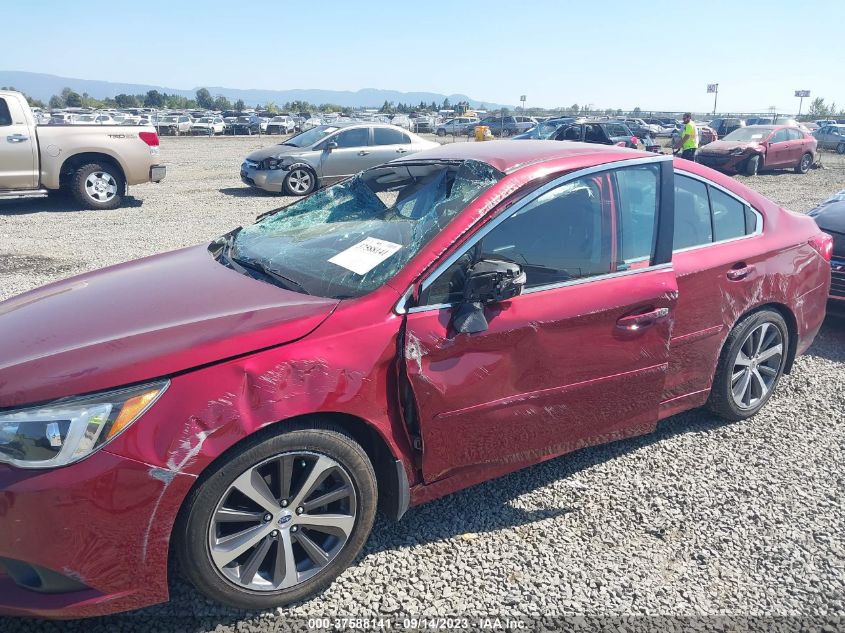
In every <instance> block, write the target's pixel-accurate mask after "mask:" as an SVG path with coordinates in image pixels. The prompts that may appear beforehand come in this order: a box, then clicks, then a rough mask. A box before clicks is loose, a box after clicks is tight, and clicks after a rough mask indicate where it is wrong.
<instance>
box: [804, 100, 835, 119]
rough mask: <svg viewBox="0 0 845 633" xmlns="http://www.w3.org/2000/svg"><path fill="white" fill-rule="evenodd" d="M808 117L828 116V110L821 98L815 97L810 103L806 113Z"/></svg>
mask: <svg viewBox="0 0 845 633" xmlns="http://www.w3.org/2000/svg"><path fill="white" fill-rule="evenodd" d="M808 114H809V115H810V116H818V117H823V116H828V115H829V114H830V108H829V107H828V106H827V104H826V103H825V102H824V99H822V98H821V97H816V98H815V99H813V100H812V101H811V102H810V110H809V112H808Z"/></svg>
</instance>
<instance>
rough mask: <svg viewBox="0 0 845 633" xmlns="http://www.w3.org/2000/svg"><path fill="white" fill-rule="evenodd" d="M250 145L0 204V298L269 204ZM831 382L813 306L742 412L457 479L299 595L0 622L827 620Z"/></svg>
mask: <svg viewBox="0 0 845 633" xmlns="http://www.w3.org/2000/svg"><path fill="white" fill-rule="evenodd" d="M266 144H267V140H266V139H258V138H249V137H246V138H235V139H232V138H225V139H208V138H195V139H188V138H185V139H164V140H163V142H162V155H163V158H164V161H165V162H166V163H167V165H168V168H169V174H168V177H167V179H166V180H165V181H164V182H163V183H161V184H158V185H154V184H149V185H142V186H138V187H134V188H133V189H132V196H133V198H132V199H131V201H130V203H131V204H130V207H129V208H126V209H121V210H117V211H109V212H92V211H85V212H80V211H78V209H77V208H76V206H75V205H74V204H73V203H72V202H70V201H65V202H62V203H60V204H56V203H55V202H53V201H47V200H27V201H10V202H9V201H7V202H0V237H2V243H0V299H3V298H6V297H9V296H11V295H13V294H16V293H19V292H22V291H25V290H27V289H30V288H32V287H35V286H37V285H40V284H43V283H46V282H48V281H52V280H55V279H60V278H63V277H66V276H68V275H71V274H74V273H78V272H82V271H86V270H90V269H92V268H96V267H99V266H104V265H107V264H113V263H117V262H121V261H125V260H129V259H132V258H136V257H140V256H143V255H148V254H151V253H157V252H161V251H165V250H168V249H172V248H177V247H180V246H185V245H190V244H194V243H197V242H203V241H207V240H209V239H210V238H212V237H214V236H216V235H219V234H222V233H224V232H226V231H227V230H229V229H230V228H232V227H233V226H236V225H239V224H245V223H248V222H251V221H252V220H253V219H254V217H255V216H256V215H257V214H259V213H262V212H264V211H267V210H270V209H273V208H275V207H277V206H279V205H280V204H283V203H284V202H285V199H284V198H282V197H280V196H277V195H263V194H260V193H255V192H252V191H249V190H248V189H246V188H245V187H244V186H242V185H241V183H240V181H239V178H238V165H239V163H240V160H241V158H242V157H243V156H244V155H245V154H246V153H247V152H249V151H251V150H253V149H255V148H258V147H261V146H264V145H266ZM739 179H740V180H742V181H743V182H745V183H746V184H749V185H750V186H752V187H754V188H755V189H757V190H759V191H760V192H762V193H763V194H765V195H767V196H769V197H770V198H772V199H773V200H775V201H777V202H778V203H780V204H782V205H784V206H786V207H788V208H792V209H794V210H798V211H806V210H808V209H810V208H812V207H813V206H814V205H815V204H817V203H818V202H820V201H822V200H823V199H825V198H826V197H827V196H828V195H829V194H830V193H832V192H834V191H838V190H841V189H845V169H843V170H840V169H825V170H814V171H812V172H811V173H809V174H808V175H804V176H801V175H796V174H793V173H791V172H789V173H787V172H784V173H779V174H774V175H762V176H757V177H755V178H747V179H746V178H742V177H740V178H739ZM45 254H49V255H45ZM843 385H845V322H843V321H838V320H835V319H833V318H829V319H828V320H827V322H826V323H825V325H824V327H823V329H822V331H821V333H820V335H819V336H818V338H817V339H816V342H815V344H814V345H813V347H812V348H811V349H810V351H809V353H808V354H807V355H805V356H804V357H802V358H800V359H799V360H798V361H797V363H796V366H795V368H794V371H793V374H792V375H791V376H788V377H785V378H784V379H783V380H782V381H781V384H780V387H779V389H778V392H777V393H776V394H775V396H774V397H773V399H772V400H771V402H770V403H769V404H768V405H767V406H766V408H765V409H764V410H763V411H762V412H761V413H760V414H758V415H757V416H756V417H754V418H753V419H751V420H748V421H746V422H742V423H737V424H726V423H724V422H722V421H720V420H719V419H717V418H715V417H714V416H712V415H710V414H709V413H707V412H705V411H700V410H696V411H692V412H688V413H685V414H682V415H678V416H675V417H672V418H670V419H668V420H666V421H664V422H663V423H662V424H661V425H660V428H659V430H658V432H657V433H655V434H653V435H651V436H648V437H643V438H637V439H633V440H629V441H624V442H619V443H616V444H612V445H609V446H604V447H599V448H594V449H588V450H584V451H580V452H578V453H575V454H572V455H569V456H565V457H563V458H560V459H557V460H554V461H551V462H548V463H545V464H543V465H540V466H536V467H533V468H529V469H526V470H524V471H521V472H519V473H515V474H513V475H510V476H508V477H505V478H502V479H499V480H496V481H492V482H488V483H485V484H482V485H479V486H476V487H474V488H472V489H469V490H466V491H464V492H461V493H458V494H455V495H452V496H451V497H447V498H445V499H442V500H439V501H435V502H432V503H429V504H426V505H424V506H421V507H419V508H415V509H412V510H411V511H409V513H408V514H407V515H406V517H405V518H404V519H403V520H402V521H401V522H400V523H398V524H392V523H390V522H388V521H385V520H382V519H379V520H378V521H377V523H376V526H375V529H374V531H373V535H372V537H371V538H370V540H369V542H368V544H367V546H366V548H365V551H364V553H363V554H362V556H361V557H360V559H359V561H358V563H357V564H356V565H355V566H353V567H352V568H350V569H348V570H347V571H346V572H344V573H343V574H342V575H341V577H340V578H339V579H338V580H337V581H336V582H335V583H334V585H333V586H332V587H331V588H329V589H328V590H327V591H326V592H325V593H324V594H322V595H321V596H318V597H317V598H315V599H313V600H312V601H310V602H307V603H303V604H299V605H295V606H294V607H292V608H288V609H285V610H281V611H279V612H270V613H264V614H253V615H244V614H241V613H234V612H232V611H228V610H225V609H222V608H219V607H216V606H214V605H211V604H209V603H208V602H206V601H205V600H204V599H203V598H202V597H200V596H198V595H197V594H196V593H195V592H194V591H193V590H192V589H191V588H190V586H188V585H187V584H186V583H185V582H184V581H182V580H180V579H178V578H176V579H174V581H173V587H172V599H171V601H170V602H169V603H168V604H165V605H159V606H155V607H151V608H148V609H143V610H141V611H138V612H135V613H133V614H130V615H128V616H123V617H119V618H118V617H112V618H102V619H98V620H93V621H85V622H82V623H62V624H53V623H42V624H37V623H34V622H27V621H23V620H9V619H6V620H3V619H0V630H2V631H7V632H11V631H27V632H29V631H36V630H61V631H75V630H79V631H82V630H87V631H95V630H103V631H114V630H138V631H142V630H143V631H146V630H174V631H175V630H190V631H193V632H197V633H199V632H201V631H270V630H278V629H281V628H285V627H287V626H290V625H303V626H304V625H305V624H307V620H306V619H307V618H313V617H328V618H332V619H333V618H336V617H340V616H357V617H385V618H388V617H389V618H393V619H394V623H395V622H399V623H401V622H402V615H410V616H415V617H423V616H429V617H432V616H445V615H455V616H464V617H469V618H471V619H470V621H469V623H470V625H472V626H477V625H478V624H479V621H478V618H480V617H485V616H491V615H498V616H500V617H511V618H530V617H532V616H540V615H545V616H550V617H553V616H568V617H570V618H572V617H573V616H586V617H587V619H586V620H584V619H569V620H567V621H566V622H563V621H560V620H557V621H552V622H551V623H550V624H549V626H550V628H557V627H558V626H563V625H564V624H565V625H566V626H567V627H568V628H570V629H573V630H578V629H580V628H584V629H587V628H596V627H604V628H606V629H608V627H611V626H616V625H618V627H619V629H612V628H610V629H608V630H621V628H622V627H624V629H626V630H629V631H630V630H657V629H661V630H664V629H669V628H673V627H674V628H677V629H681V628H683V629H689V628H697V629H713V630H761V631H763V630H766V631H768V630H784V631H787V630H790V631H791V630H808V631H826V632H831V631H836V630H845V521H843V503H845V495H843V479H845V459H843V446H844V445H845V389H843ZM643 616H647V617H643ZM655 616H666V619H655ZM332 623H334V622H332ZM536 625H537V623H536V622H529V623H528V625H527V626H529V627H530V628H534V627H535V626H536Z"/></svg>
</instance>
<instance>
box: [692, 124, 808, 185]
mask: <svg viewBox="0 0 845 633" xmlns="http://www.w3.org/2000/svg"><path fill="white" fill-rule="evenodd" d="M817 145H818V142H817V141H816V139H814V138H813V137H812V136H811V135H809V134H807V133H806V132H804V131H803V130H801V129H800V128H797V127H790V126H786V125H750V126H748V127H741V128H739V129H736V130H734V131H733V132H731V133H730V134H728V135H727V136H725V138H723V139H721V140H719V141H714V142H712V143H709V144H708V145H706V146H704V147H701V148H700V149H699V150H698V152H696V155H695V160H696V162H698V163H701V164H702V165H707V166H708V167H713V168H714V169H718V170H720V171H726V172H740V173H743V174H745V175H746V176H754V175H756V174H757V172H758V171H762V170H763V169H793V170H795V172H796V173H799V174H806V173H807V172H808V171H810V167H812V165H813V163H814V162H815V161H816V147H817Z"/></svg>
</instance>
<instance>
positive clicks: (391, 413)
mask: <svg viewBox="0 0 845 633" xmlns="http://www.w3.org/2000/svg"><path fill="white" fill-rule="evenodd" d="M829 257H830V238H829V237H828V236H827V235H825V234H824V233H823V232H821V231H820V229H819V228H818V227H817V226H816V224H815V223H814V222H813V220H812V219H810V218H807V217H803V216H800V215H797V214H793V213H791V212H789V211H786V210H784V209H782V208H780V207H778V205H776V204H774V203H772V202H771V201H769V200H767V199H766V198H764V197H762V196H760V195H759V194H757V193H755V192H754V191H752V190H751V189H748V188H747V187H745V186H743V185H742V184H739V183H737V182H735V181H733V180H731V179H729V178H727V177H725V176H723V175H720V174H718V173H716V172H713V171H711V170H709V169H708V168H706V167H703V166H701V165H697V164H695V163H692V162H689V161H683V160H674V161H673V159H672V158H671V157H668V156H655V155H654V154H647V153H645V152H640V151H636V150H630V149H624V148H616V147H611V146H597V145H585V144H565V143H555V142H551V141H525V142H521V143H513V142H507V141H494V142H488V143H455V144H450V145H446V146H444V147H441V148H437V149H432V150H428V151H425V152H421V153H418V154H415V155H414V156H410V157H407V158H403V159H400V160H398V161H394V162H392V163H388V164H386V165H383V166H380V167H376V168H374V169H370V170H368V171H365V172H362V173H361V174H359V175H357V176H355V177H353V178H351V179H348V180H346V181H344V182H342V183H340V184H337V185H334V186H332V187H329V188H327V189H324V190H322V191H319V192H317V193H314V194H312V195H311V196H309V197H307V198H304V199H302V200H300V201H297V202H295V203H294V204H292V205H290V206H288V207H285V208H282V209H279V210H278V211H275V212H272V213H270V214H269V215H267V216H266V217H263V218H261V219H260V220H259V221H258V222H257V223H255V224H253V225H251V226H247V227H245V228H242V229H238V230H235V231H232V232H231V233H229V234H227V235H225V236H223V237H221V238H220V239H218V240H215V241H214V242H213V243H212V244H210V245H201V246H196V247H192V248H186V249H182V250H177V251H174V252H170V253H165V254H162V255H156V256H153V257H148V258H145V259H141V260H138V261H134V262H129V263H126V264H121V265H118V266H113V267H110V268H106V269H103V270H99V271H95V272H92V273H88V274H84V275H80V276H78V277H73V278H71V279H68V280H66V281H61V282H58V283H53V284H50V285H48V286H45V287H43V288H40V289H37V290H34V291H31V292H27V293H25V294H23V295H20V296H17V297H15V298H12V299H10V300H7V301H5V302H3V303H0V330H2V332H3V336H2V338H0V462H2V464H0V612H2V613H6V614H18V615H32V616H42V617H53V618H71V617H82V616H93V615H98V614H105V613H111V612H117V611H123V610H128V609H135V608H138V607H142V606H145V605H150V604H153V603H156V602H161V601H165V600H167V598H168V582H167V574H168V562H169V557H170V556H171V555H172V556H174V557H175V558H177V559H178V562H179V564H180V565H181V568H182V569H183V570H184V573H185V575H186V576H187V577H188V578H189V579H190V580H191V581H192V582H193V584H194V585H195V586H196V588H197V589H198V590H199V591H201V592H202V593H204V594H205V595H207V596H209V597H211V598H212V599H214V600H217V601H220V602H222V603H226V604H229V605H233V606H235V607H242V608H247V609H264V608H269V607H275V606H279V605H284V604H286V603H289V602H291V601H295V600H301V599H303V598H306V597H308V596H310V595H312V594H314V593H315V592H317V591H319V590H321V589H322V588H325V587H326V586H328V585H329V584H330V583H331V582H332V580H333V579H334V578H335V576H337V575H338V574H339V573H340V572H341V571H342V570H343V569H344V568H345V567H346V566H347V565H349V564H350V563H352V562H353V560H354V559H355V557H356V555H357V554H358V553H359V551H360V550H361V547H362V545H363V544H364V542H365V541H366V539H367V537H368V535H369V533H370V529H371V527H372V525H373V518H374V515H375V513H376V510H377V509H381V510H382V511H383V512H384V513H385V514H387V515H389V516H391V517H393V518H395V519H399V518H400V517H401V516H402V515H403V514H404V513H405V511H406V510H407V509H408V507H409V506H413V505H415V504H419V503H422V502H425V501H428V500H430V499H434V498H436V497H440V496H442V495H445V494H447V493H450V492H453V491H455V490H458V489H461V488H465V487H467V486H470V485H473V484H476V483H478V482H481V481H484V480H486V479H489V478H491V477H496V476H499V475H502V474H504V473H508V472H511V471H514V470H516V469H519V468H523V467H525V466H528V465H531V464H536V463H538V462H541V461H544V460H547V459H550V458H552V457H555V456H557V455H562V454H564V453H567V452H569V451H574V450H577V449H580V448H583V447H586V446H591V445H595V444H599V443H603V442H609V441H614V440H619V439H622V438H626V437H631V436H635V435H640V434H643V433H649V432H650V431H653V430H654V429H655V427H656V425H657V423H658V421H659V420H661V419H662V418H665V417H667V416H670V415H673V414H675V413H678V412H680V411H684V410H687V409H690V408H693V407H700V406H703V405H707V406H708V407H710V409H711V410H712V411H714V412H715V413H717V414H718V415H721V416H723V417H725V418H727V419H730V420H741V419H744V418H747V417H749V416H751V415H754V414H755V413H756V412H757V411H758V410H759V409H760V408H761V407H762V406H764V404H765V403H766V402H767V400H768V399H769V397H770V396H771V394H772V392H773V390H774V389H775V388H776V386H777V384H778V380H779V378H780V377H781V375H782V374H784V373H788V372H789V371H790V370H791V368H792V366H793V361H794V359H795V357H796V356H797V355H799V354H801V353H802V352H804V351H805V350H806V349H807V347H808V346H809V345H810V343H811V342H812V340H813V338H814V336H815V335H816V333H817V331H818V329H819V327H820V325H821V323H822V320H823V318H824V314H825V302H826V300H827V296H828V292H829V289H830V264H829V262H828V261H827V260H828V258H829Z"/></svg>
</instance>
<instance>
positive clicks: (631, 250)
mask: <svg viewBox="0 0 845 633" xmlns="http://www.w3.org/2000/svg"><path fill="white" fill-rule="evenodd" d="M659 170H660V167H659V166H658V165H638V166H636V167H625V168H622V169H617V170H616V171H614V176H615V179H616V192H617V205H616V207H617V209H616V214H617V219H618V222H617V226H618V227H619V228H618V231H617V252H618V255H617V259H618V260H619V261H620V262H624V263H625V264H629V263H631V262H633V261H636V260H641V259H644V258H648V259H651V254H652V251H653V249H654V239H655V235H656V229H655V220H656V218H657V183H658V182H659V178H660V175H659V174H660V172H659Z"/></svg>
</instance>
